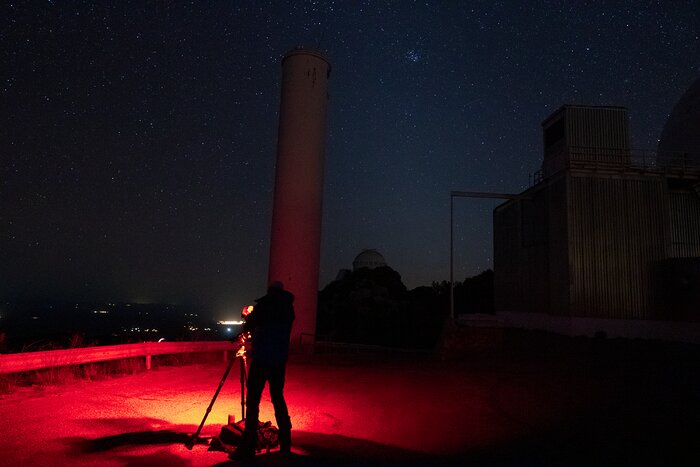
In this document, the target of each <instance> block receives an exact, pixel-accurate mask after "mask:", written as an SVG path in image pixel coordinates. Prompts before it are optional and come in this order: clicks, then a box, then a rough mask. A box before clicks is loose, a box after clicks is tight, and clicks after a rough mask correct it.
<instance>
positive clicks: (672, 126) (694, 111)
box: [657, 78, 700, 167]
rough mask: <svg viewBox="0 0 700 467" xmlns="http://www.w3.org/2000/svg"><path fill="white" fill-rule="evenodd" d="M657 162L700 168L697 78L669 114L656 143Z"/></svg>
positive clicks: (698, 81) (699, 92)
mask: <svg viewBox="0 0 700 467" xmlns="http://www.w3.org/2000/svg"><path fill="white" fill-rule="evenodd" d="M657 157H658V161H657V162H658V163H659V164H661V165H663V164H673V165H677V164H678V163H679V162H685V163H686V164H687V165H690V166H691V167H700V78H698V79H696V80H695V82H694V83H693V84H692V85H691V86H690V88H688V90H687V91H686V92H685V94H683V96H682V97H681V98H680V100H679V101H678V103H677V104H676V106H675V107H674V108H673V112H671V116H670V117H669V118H668V121H667V122H666V125H665V126H664V129H663V131H662V132H661V138H660V140H659V154H658V156H657Z"/></svg>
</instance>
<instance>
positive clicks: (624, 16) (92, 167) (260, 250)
mask: <svg viewBox="0 0 700 467" xmlns="http://www.w3.org/2000/svg"><path fill="white" fill-rule="evenodd" d="M295 46H311V47H318V48H320V49H323V50H325V51H326V52H327V54H328V56H329V59H330V62H331V63H332V66H333V70H332V73H331V77H330V82H329V102H328V139H327V146H326V175H325V189H324V190H325V191H324V224H323V243H322V250H321V275H320V287H323V286H324V285H326V284H327V283H328V282H330V281H331V280H333V279H334V278H335V276H336V273H337V271H338V270H339V269H341V268H350V267H351V264H352V260H353V259H354V257H355V256H356V255H357V254H358V253H359V252H360V251H361V250H362V249H363V248H376V249H377V250H379V251H380V252H381V253H382V254H383V255H384V256H385V258H386V260H387V262H388V264H389V265H390V266H392V267H393V268H394V269H396V270H397V271H398V272H399V273H400V274H401V276H402V278H403V280H404V283H405V284H406V285H407V286H408V287H409V288H413V287H416V286H420V285H430V284H431V283H432V282H433V281H439V280H445V279H448V277H449V205H450V203H449V192H450V191H451V190H462V191H496V192H520V191H522V190H524V189H525V188H527V187H528V185H529V174H531V173H533V172H535V171H536V170H537V169H538V168H539V165H540V163H541V157H542V136H541V126H540V124H541V122H542V120H544V119H545V118H546V117H547V116H548V115H549V114H550V113H552V112H553V111H555V110H556V109H557V108H558V107H560V106H561V105H563V104H594V105H619V106H625V107H627V108H628V110H629V115H630V130H631V137H632V142H633V146H634V147H635V148H640V149H654V148H655V146H656V143H657V140H658V137H659V134H660V132H661V129H662V128H663V124H664V122H665V120H666V118H667V116H668V114H669V113H670V112H671V110H672V108H673V105H674V104H675V102H676V101H677V100H678V98H679V97H680V96H681V94H682V93H683V91H684V90H685V89H686V88H687V87H688V86H689V85H690V83H691V82H692V81H693V80H694V79H695V78H696V77H697V76H698V74H700V3H698V2H697V0H687V1H683V0H675V1H668V2H660V1H637V0H633V1H632V0H629V1H626V0H619V1H614V2H608V1H563V0H558V1H554V0H549V1H535V0H533V1H527V2H525V1H519V0H517V1H516V0H513V1H494V0H488V1H463V2H462V1H421V2H414V1H408V0H406V1H404V0H399V1H394V2H380V1H347V2H342V1H335V2H322V1H302V0H299V1H216V2H186V3H185V2H136V1H127V0H124V1H114V2H83V1H34V2H12V1H10V2H4V4H3V6H2V7H0V60H1V62H0V112H1V113H0V115H1V117H2V125H0V299H3V300H19V299H39V298H41V299H44V298H48V299H54V300H63V299H66V300H113V301H133V302H167V303H178V304H195V305H199V306H203V307H209V308H211V309H212V310H214V311H215V312H217V313H218V314H220V315H226V314H228V312H229V311H230V310H235V311H236V312H238V310H240V307H242V306H243V305H244V304H247V303H249V302H250V301H251V299H252V298H255V297H257V296H260V295H261V294H262V293H263V292H264V287H265V281H266V277H267V261H268V247H269V235H270V221H271V215H272V213H271V207H272V194H273V180H274V165H275V156H276V152H275V146H276V133H277V116H278V105H279V92H280V88H279V81H280V73H281V65H280V61H281V58H282V56H283V55H284V53H285V52H286V51H287V50H289V49H291V48H293V47H295ZM497 204H498V202H497V201H494V200H466V199H457V200H456V201H455V218H456V222H455V278H456V279H457V280H461V279H463V278H464V277H467V276H471V275H473V274H476V273H478V272H480V271H481V270H483V269H486V268H490V267H493V264H492V256H493V254H492V239H491V235H492V217H491V215H492V210H493V208H494V207H495V206H496V205H497Z"/></svg>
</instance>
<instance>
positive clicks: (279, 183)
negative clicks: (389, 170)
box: [268, 48, 331, 346]
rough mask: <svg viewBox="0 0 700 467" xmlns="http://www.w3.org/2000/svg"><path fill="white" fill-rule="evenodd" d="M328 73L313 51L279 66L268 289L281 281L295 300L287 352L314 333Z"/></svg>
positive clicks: (300, 53)
mask: <svg viewBox="0 0 700 467" xmlns="http://www.w3.org/2000/svg"><path fill="white" fill-rule="evenodd" d="M330 71H331V65H330V63H329V61H328V59H327V58H326V57H325V55H324V54H322V53H321V52H318V51H315V50H309V49H301V48H299V49H293V50H291V51H289V52H288V53H287V54H286V55H285V56H284V59H283V60H282V92H281V96H280V115H279V131H278V135H277V165H276V168H275V195H274V204H273V209H272V233H271V237H270V265H269V271H268V283H272V282H274V281H281V282H282V283H283V284H284V286H285V288H286V289H287V290H289V291H290V292H292V293H293V294H294V295H295V302H294V308H295V311H296V319H295V320H294V327H293V328H292V336H291V344H292V346H300V345H302V344H306V343H309V344H310V343H312V341H313V336H314V335H315V333H316V301H317V296H318V270H319V261H320V250H321V214H322V197H323V168H324V159H325V157H324V149H325V144H326V104H327V100H328V78H329V76H330ZM304 338H306V340H307V341H310V342H307V341H304V342H302V340H303V339H304Z"/></svg>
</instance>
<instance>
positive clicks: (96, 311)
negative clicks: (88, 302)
mask: <svg viewBox="0 0 700 467" xmlns="http://www.w3.org/2000/svg"><path fill="white" fill-rule="evenodd" d="M93 313H94V314H96V315H106V314H108V313H109V310H95V311H93Z"/></svg>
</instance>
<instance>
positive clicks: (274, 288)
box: [267, 281, 284, 293]
mask: <svg viewBox="0 0 700 467" xmlns="http://www.w3.org/2000/svg"><path fill="white" fill-rule="evenodd" d="M282 290H284V284H282V282H280V281H273V282H270V285H269V286H268V288H267V291H268V293H271V292H272V293H274V292H281V291H282Z"/></svg>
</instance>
